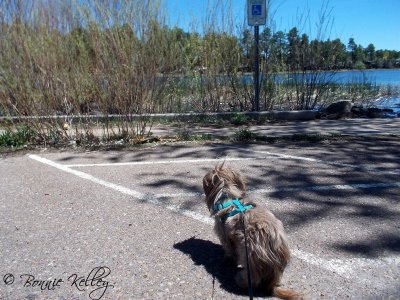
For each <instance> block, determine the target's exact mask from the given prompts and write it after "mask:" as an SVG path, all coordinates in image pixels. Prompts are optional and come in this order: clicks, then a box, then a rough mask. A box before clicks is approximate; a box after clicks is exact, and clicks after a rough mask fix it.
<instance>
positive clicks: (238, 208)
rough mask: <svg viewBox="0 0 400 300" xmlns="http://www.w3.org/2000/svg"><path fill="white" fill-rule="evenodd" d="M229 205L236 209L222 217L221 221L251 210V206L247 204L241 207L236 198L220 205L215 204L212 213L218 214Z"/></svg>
mask: <svg viewBox="0 0 400 300" xmlns="http://www.w3.org/2000/svg"><path fill="white" fill-rule="evenodd" d="M231 205H234V206H235V207H236V208H235V209H234V210H232V211H231V212H229V213H226V214H225V215H224V216H222V217H221V219H222V220H226V219H227V218H229V217H233V216H234V215H237V214H239V213H242V212H245V211H246V210H249V209H252V208H253V205H251V204H249V205H243V204H242V203H241V202H240V201H239V199H238V198H236V199H233V200H232V201H227V202H224V203H222V204H215V205H214V208H213V209H214V211H215V212H218V211H220V210H222V209H225V208H227V207H229V206H231Z"/></svg>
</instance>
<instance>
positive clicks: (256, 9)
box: [251, 4, 262, 16]
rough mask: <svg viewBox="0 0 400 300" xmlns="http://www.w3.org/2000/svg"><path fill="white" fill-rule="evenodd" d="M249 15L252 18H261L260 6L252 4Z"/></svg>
mask: <svg viewBox="0 0 400 300" xmlns="http://www.w3.org/2000/svg"><path fill="white" fill-rule="evenodd" d="M251 14H252V15H253V16H261V14H262V6H261V4H253V5H252V6H251Z"/></svg>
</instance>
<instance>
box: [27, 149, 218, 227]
mask: <svg viewBox="0 0 400 300" xmlns="http://www.w3.org/2000/svg"><path fill="white" fill-rule="evenodd" d="M28 157H29V158H31V159H33V160H36V161H38V162H41V163H43V164H46V165H48V166H51V167H54V168H56V169H59V170H61V171H64V172H67V173H70V174H73V175H75V176H77V177H79V178H82V179H86V180H89V181H91V182H94V183H96V184H99V185H102V186H105V187H107V188H110V189H113V190H115V191H117V192H120V193H122V194H125V195H129V196H132V197H135V198H136V199H139V200H142V201H144V202H148V203H151V204H155V205H161V206H164V207H165V208H167V209H169V210H171V211H174V212H177V213H180V214H182V215H185V216H188V217H190V218H192V219H195V220H198V221H201V222H204V223H207V224H211V223H212V220H211V219H210V218H209V217H206V216H204V215H202V214H198V213H196V212H194V211H191V210H187V209H182V208H180V207H179V206H176V205H168V206H166V205H165V204H164V203H163V202H161V201H159V200H158V199H160V198H163V197H160V196H157V195H152V194H145V193H141V192H138V191H135V190H132V189H129V188H126V187H124V186H122V185H118V184H115V183H112V182H108V181H105V180H102V179H100V178H97V177H95V176H92V175H90V174H87V173H84V172H81V171H77V170H74V169H71V168H69V167H67V166H65V165H62V164H59V163H56V162H54V161H52V160H49V159H47V158H43V157H40V156H38V155H34V154H32V155H28Z"/></svg>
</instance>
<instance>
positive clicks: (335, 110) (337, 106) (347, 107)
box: [324, 100, 353, 119]
mask: <svg viewBox="0 0 400 300" xmlns="http://www.w3.org/2000/svg"><path fill="white" fill-rule="evenodd" d="M352 106H353V103H352V102H351V101H349V100H340V101H337V102H333V103H331V104H330V105H329V106H328V107H327V108H325V110H324V113H325V115H326V116H327V118H328V119H340V118H346V117H351V116H352V113H351V108H352Z"/></svg>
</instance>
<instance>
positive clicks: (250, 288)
mask: <svg viewBox="0 0 400 300" xmlns="http://www.w3.org/2000/svg"><path fill="white" fill-rule="evenodd" d="M245 213H246V211H243V212H242V227H243V234H244V248H245V250H246V265H247V284H248V286H249V299H250V300H253V285H252V284H251V275H250V264H249V253H248V251H247V238H246V227H245V226H244V214H245Z"/></svg>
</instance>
